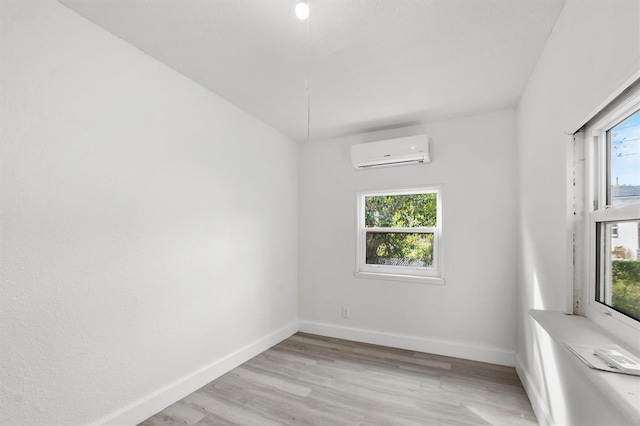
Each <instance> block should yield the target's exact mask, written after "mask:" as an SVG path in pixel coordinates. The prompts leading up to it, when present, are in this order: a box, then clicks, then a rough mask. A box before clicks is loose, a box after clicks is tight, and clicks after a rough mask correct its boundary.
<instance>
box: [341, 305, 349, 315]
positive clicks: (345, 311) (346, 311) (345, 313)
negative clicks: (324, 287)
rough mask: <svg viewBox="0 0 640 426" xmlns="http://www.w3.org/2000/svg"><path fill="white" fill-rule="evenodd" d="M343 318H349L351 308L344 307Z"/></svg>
mask: <svg viewBox="0 0 640 426" xmlns="http://www.w3.org/2000/svg"><path fill="white" fill-rule="evenodd" d="M342 318H349V308H348V307H346V306H343V307H342Z"/></svg>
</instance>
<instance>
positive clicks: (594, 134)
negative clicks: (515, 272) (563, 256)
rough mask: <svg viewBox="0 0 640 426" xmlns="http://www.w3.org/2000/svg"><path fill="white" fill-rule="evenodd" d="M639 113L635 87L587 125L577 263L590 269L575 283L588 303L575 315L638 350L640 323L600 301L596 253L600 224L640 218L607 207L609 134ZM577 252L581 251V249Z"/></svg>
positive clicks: (631, 209)
mask: <svg viewBox="0 0 640 426" xmlns="http://www.w3.org/2000/svg"><path fill="white" fill-rule="evenodd" d="M638 110H640V89H639V88H635V89H634V90H632V91H629V92H628V93H627V94H625V95H624V96H623V99H622V100H617V101H614V102H613V103H612V104H610V105H609V106H608V107H606V108H605V109H604V110H603V111H602V112H601V113H600V114H599V115H598V116H596V118H595V119H594V120H591V122H590V123H588V124H587V125H586V126H585V129H584V161H585V162H584V176H583V180H582V182H577V183H576V191H580V187H581V186H582V187H583V190H584V204H583V206H584V207H583V208H584V212H585V215H584V223H583V225H582V226H583V228H582V232H583V235H584V236H585V238H584V242H583V245H584V247H582V251H583V258H582V262H579V261H577V262H576V268H586V269H587V271H586V272H582V271H579V270H576V283H575V288H576V290H577V291H579V292H581V293H582V294H581V300H582V301H584V303H578V311H577V312H575V313H578V314H583V315H585V316H586V317H587V318H589V319H590V320H591V321H593V322H594V323H596V324H598V325H599V326H601V327H602V328H604V329H605V330H606V331H607V332H609V333H611V334H612V335H613V336H614V337H617V338H618V339H622V340H623V341H625V342H626V343H628V344H629V345H631V346H632V347H634V349H636V350H640V321H636V320H634V319H633V318H631V317H629V316H627V315H624V314H622V313H620V312H618V311H616V310H615V309H612V308H610V307H608V306H606V305H605V304H603V303H600V302H598V301H597V300H596V283H597V279H598V277H596V271H597V269H596V266H597V256H596V254H597V251H598V250H599V249H601V248H599V247H597V239H596V237H597V236H596V232H597V231H596V228H597V224H598V223H606V222H618V221H625V220H635V219H640V205H634V206H620V207H612V206H608V205H607V204H606V203H607V197H606V191H607V148H608V147H607V131H609V130H610V129H612V128H613V127H615V126H616V125H617V124H618V123H620V122H621V121H623V120H625V119H626V118H627V117H629V116H631V115H632V114H634V113H635V112H636V111H638ZM579 139H581V138H578V140H579ZM577 177H578V175H577ZM580 183H582V185H580ZM576 199H578V198H576ZM577 249H578V252H579V249H580V247H577ZM576 255H579V253H576ZM601 278H602V277H601ZM581 281H582V282H581ZM585 281H586V282H585Z"/></svg>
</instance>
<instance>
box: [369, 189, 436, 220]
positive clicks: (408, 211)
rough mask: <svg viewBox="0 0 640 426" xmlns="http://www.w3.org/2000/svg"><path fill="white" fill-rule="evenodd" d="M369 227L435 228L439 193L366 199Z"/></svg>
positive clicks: (382, 196)
mask: <svg viewBox="0 0 640 426" xmlns="http://www.w3.org/2000/svg"><path fill="white" fill-rule="evenodd" d="M364 203H365V206H364V212H365V218H364V219H365V227H367V228H418V227H425V228H433V227H435V226H436V224H437V218H436V216H437V194H435V193H429V194H407V195H379V196H370V197H365V199H364Z"/></svg>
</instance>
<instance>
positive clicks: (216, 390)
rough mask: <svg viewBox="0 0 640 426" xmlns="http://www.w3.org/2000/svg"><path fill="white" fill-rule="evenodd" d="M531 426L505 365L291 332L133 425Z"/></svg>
mask: <svg viewBox="0 0 640 426" xmlns="http://www.w3.org/2000/svg"><path fill="white" fill-rule="evenodd" d="M184 424H186V425H198V426H205V425H207V426H213V425H243V426H245V425H260V426H262V425H323V426H324V425H330V426H334V425H335V426H337V425H487V424H491V425H537V424H538V423H537V421H536V418H535V415H534V414H533V411H532V409H531V404H530V403H529V400H528V399H527V396H526V395H525V393H524V390H523V388H522V385H521V383H520V381H519V379H518V377H517V375H516V373H515V370H514V369H513V368H508V367H502V366H496V365H492V364H485V363H480V362H473V361H466V360H462V359H457V358H449V357H444V356H438V355H430V354H425V353H420V352H412V351H406V350H401V349H393V348H387V347H382V346H375V345H369V344H364V343H356V342H351V341H347V340H340V339H333V338H327V337H320V336H314V335H310V334H303V333H298V334H296V335H294V336H292V337H290V338H289V339H287V340H285V341H283V342H281V343H279V344H278V345H276V346H274V347H272V348H271V349H269V350H267V351H265V352H263V353H262V354H260V355H258V356H256V357H255V358H253V359H251V360H249V361H248V362H246V363H245V364H243V365H241V366H240V367H238V368H236V369H234V370H232V371H230V372H229V373H227V374H225V375H223V376H221V377H219V378H218V379H216V380H214V381H213V382H211V383H209V384H208V385H206V386H204V387H202V388H201V389H199V390H197V391H196V392H194V393H192V394H191V395H189V396H187V397H186V398H184V399H182V400H181V401H178V402H176V403H175V404H173V405H171V406H169V407H167V408H165V409H164V410H163V411H161V412H160V413H158V414H156V415H155V416H153V417H151V418H149V419H147V420H145V421H144V422H143V423H141V425H143V426H153V425H184Z"/></svg>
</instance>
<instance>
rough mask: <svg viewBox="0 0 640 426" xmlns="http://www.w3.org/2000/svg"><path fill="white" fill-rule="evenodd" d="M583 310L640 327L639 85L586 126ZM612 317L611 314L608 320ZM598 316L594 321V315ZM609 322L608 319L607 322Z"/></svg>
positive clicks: (586, 312)
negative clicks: (584, 283)
mask: <svg viewBox="0 0 640 426" xmlns="http://www.w3.org/2000/svg"><path fill="white" fill-rule="evenodd" d="M585 160H586V169H585V170H586V175H585V201H586V203H585V204H586V210H585V211H586V213H587V214H586V215H585V219H586V220H585V230H586V234H587V241H586V244H587V247H586V250H585V252H586V259H587V261H586V266H587V267H588V274H587V275H588V278H587V279H588V283H587V285H586V286H585V289H586V291H587V294H586V302H587V304H586V306H585V312H584V313H585V314H586V315H587V316H588V317H590V318H592V319H598V318H599V317H602V315H599V314H602V313H604V314H606V316H608V317H609V318H610V319H613V320H615V321H616V322H617V323H618V324H619V326H628V327H629V328H630V329H631V330H636V331H637V330H640V91H636V92H635V94H631V95H628V96H627V98H626V99H625V100H623V101H618V102H617V103H616V104H614V105H613V106H610V107H609V108H608V109H607V110H605V111H604V112H603V113H601V114H600V116H598V117H597V121H595V122H593V123H590V124H589V125H587V127H586V132H585ZM607 321H608V322H609V323H611V321H610V320H607ZM596 322H597V321H596ZM610 325H611V324H609V327H610Z"/></svg>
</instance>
